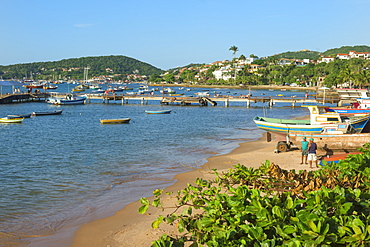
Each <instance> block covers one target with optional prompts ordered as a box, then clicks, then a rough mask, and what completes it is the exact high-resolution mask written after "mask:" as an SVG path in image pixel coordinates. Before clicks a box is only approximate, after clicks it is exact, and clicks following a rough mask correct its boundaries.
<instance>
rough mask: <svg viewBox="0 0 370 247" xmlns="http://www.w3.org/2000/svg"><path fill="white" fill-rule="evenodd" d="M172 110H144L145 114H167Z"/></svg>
mask: <svg viewBox="0 0 370 247" xmlns="http://www.w3.org/2000/svg"><path fill="white" fill-rule="evenodd" d="M171 111H172V110H158V111H145V113H146V114H169V113H171Z"/></svg>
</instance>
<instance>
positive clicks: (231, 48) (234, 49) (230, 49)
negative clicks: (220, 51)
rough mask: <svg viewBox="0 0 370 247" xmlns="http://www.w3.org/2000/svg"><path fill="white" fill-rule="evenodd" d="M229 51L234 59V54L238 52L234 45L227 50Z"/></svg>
mask: <svg viewBox="0 0 370 247" xmlns="http://www.w3.org/2000/svg"><path fill="white" fill-rule="evenodd" d="M229 51H232V52H233V56H234V58H235V54H236V53H237V52H238V51H239V50H238V47H236V46H235V45H233V46H231V47H230V48H229Z"/></svg>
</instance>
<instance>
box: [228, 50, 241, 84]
mask: <svg viewBox="0 0 370 247" xmlns="http://www.w3.org/2000/svg"><path fill="white" fill-rule="evenodd" d="M229 51H232V52H233V57H234V58H233V60H234V71H235V80H236V66H235V54H236V52H238V51H239V50H238V47H236V46H235V45H233V46H231V47H230V48H229Z"/></svg>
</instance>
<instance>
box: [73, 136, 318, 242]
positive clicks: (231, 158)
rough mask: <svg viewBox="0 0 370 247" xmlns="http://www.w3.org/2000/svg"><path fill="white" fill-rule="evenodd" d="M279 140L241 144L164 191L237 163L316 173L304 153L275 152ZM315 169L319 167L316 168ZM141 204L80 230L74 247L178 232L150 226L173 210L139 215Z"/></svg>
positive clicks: (172, 200) (167, 200)
mask: <svg viewBox="0 0 370 247" xmlns="http://www.w3.org/2000/svg"><path fill="white" fill-rule="evenodd" d="M276 144H277V142H276V137H275V136H274V135H272V141H271V142H266V136H263V137H262V138H260V139H259V140H257V141H251V142H245V143H241V144H239V147H238V148H236V149H235V150H233V151H232V152H231V153H229V154H224V155H216V156H213V157H211V158H209V159H208V162H207V163H206V164H204V165H203V166H202V167H201V168H199V169H195V170H192V171H189V172H186V173H182V174H178V175H177V176H175V178H174V179H175V180H177V182H176V183H175V184H174V185H172V186H170V187H168V188H166V189H165V190H164V191H170V192H174V194H176V192H177V191H178V190H181V189H183V188H185V187H186V185H187V184H188V183H192V182H193V181H195V179H196V178H204V179H211V178H213V177H214V175H212V174H211V171H212V169H217V170H218V171H223V170H227V169H229V168H232V167H233V166H234V165H236V164H242V165H245V166H248V167H255V168H257V167H259V166H260V165H261V164H262V163H264V162H265V161H266V160H269V161H270V162H273V163H275V164H277V165H279V166H280V167H281V168H283V169H287V170H290V169H295V170H305V169H307V170H313V169H310V168H309V166H308V165H301V164H300V163H301V151H300V150H298V149H296V150H292V151H288V152H284V153H275V152H274V150H275V149H276ZM314 169H316V168H314ZM162 198H164V199H163V203H164V205H165V207H171V205H172V206H173V205H175V202H176V200H175V198H173V197H171V196H167V195H166V196H163V197H162ZM140 206H141V204H140V203H139V202H138V201H137V202H134V203H131V204H129V205H127V206H126V207H125V208H123V209H122V210H120V211H119V212H117V213H116V214H114V215H113V216H111V217H107V218H103V219H99V220H96V221H93V222H91V223H88V224H85V225H83V226H82V227H80V228H79V229H78V230H77V232H76V234H75V236H74V239H73V244H72V245H71V246H72V247H81V246H89V247H107V246H109V247H126V246H127V247H128V246H130V247H131V246H135V247H148V246H150V245H151V242H152V241H154V240H156V239H158V238H159V237H160V236H161V235H162V234H163V233H174V232H176V229H175V228H173V227H170V226H168V225H167V224H161V226H160V227H159V228H158V229H152V228H151V223H152V222H153V221H154V220H155V219H156V218H157V217H158V215H166V214H167V213H170V212H172V211H173V208H172V209H171V208H169V209H166V210H165V211H162V210H159V209H156V208H150V209H149V210H148V212H147V214H145V215H141V214H139V213H138V209H139V207H140Z"/></svg>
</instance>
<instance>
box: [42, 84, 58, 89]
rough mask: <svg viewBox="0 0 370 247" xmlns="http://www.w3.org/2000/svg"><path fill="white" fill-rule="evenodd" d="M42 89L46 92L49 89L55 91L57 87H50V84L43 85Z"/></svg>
mask: <svg viewBox="0 0 370 247" xmlns="http://www.w3.org/2000/svg"><path fill="white" fill-rule="evenodd" d="M42 88H43V89H46V90H50V89H57V88H58V86H56V85H52V84H44V85H43V87H42Z"/></svg>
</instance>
